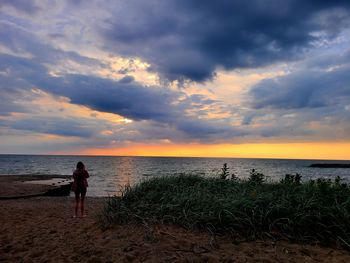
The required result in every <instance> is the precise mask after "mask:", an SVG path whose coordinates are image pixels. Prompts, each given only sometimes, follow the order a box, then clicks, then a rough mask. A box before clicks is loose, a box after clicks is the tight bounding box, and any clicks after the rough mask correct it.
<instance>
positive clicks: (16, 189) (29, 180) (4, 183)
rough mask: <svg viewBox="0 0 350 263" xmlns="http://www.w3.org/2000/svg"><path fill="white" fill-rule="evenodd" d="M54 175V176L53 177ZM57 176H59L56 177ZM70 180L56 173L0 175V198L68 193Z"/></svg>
mask: <svg viewBox="0 0 350 263" xmlns="http://www.w3.org/2000/svg"><path fill="white" fill-rule="evenodd" d="M53 176H55V177H53ZM57 177H59V178H57ZM71 185H72V180H71V179H69V176H57V175H48V176H44V175H39V176H38V175H7V176H0V199H18V198H30V197H34V196H43V195H46V196H63V195H69V193H70V190H71Z"/></svg>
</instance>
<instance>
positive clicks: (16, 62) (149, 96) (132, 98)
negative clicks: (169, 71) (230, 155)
mask: <svg viewBox="0 0 350 263" xmlns="http://www.w3.org/2000/svg"><path fill="white" fill-rule="evenodd" d="M0 60H1V61H2V62H3V63H2V64H1V65H0V71H3V72H7V73H6V76H0V79H9V80H11V81H12V82H11V86H12V87H13V88H14V89H19V90H29V89H31V88H39V89H41V90H44V91H45V92H48V93H50V94H55V95H59V96H64V97H67V98H69V100H70V103H73V104H77V105H83V106H86V107H88V108H90V109H93V110H96V111H100V112H109V113H115V114H118V115H121V116H124V117H126V118H128V119H132V120H135V121H140V122H141V121H152V122H158V123H163V124H167V125H168V126H169V127H170V128H171V129H175V130H178V131H179V132H180V133H182V138H195V139H198V140H201V139H208V138H212V139H215V136H214V135H217V136H218V137H220V138H221V137H222V136H225V137H232V136H235V135H237V132H236V131H235V129H234V128H233V127H231V126H230V125H229V124H226V123H224V122H222V121H215V120H201V119H198V118H197V117H196V116H195V114H192V115H191V116H190V115H189V114H188V113H187V111H188V110H194V111H196V110H198V111H204V112H205V111H206V110H205V109H203V108H202V107H203V105H204V106H206V107H207V106H211V105H215V103H216V101H215V100H210V99H207V98H206V97H204V96H202V95H192V96H187V95H186V94H185V93H184V92H183V91H180V90H172V89H170V88H167V87H158V86H154V87H152V86H151V87H149V86H144V85H142V84H140V83H138V82H136V81H134V80H133V78H130V77H124V78H122V79H121V80H118V81H114V80H111V79H107V78H101V77H97V76H87V75H81V74H66V75H62V76H52V75H50V74H49V72H48V70H47V69H46V68H45V67H44V66H42V65H40V64H37V62H35V60H33V59H30V58H22V57H15V56H11V55H0ZM15 69H16V70H15ZM196 105H199V106H198V109H197V108H196ZM10 110H11V109H7V112H9V111H10ZM54 121H55V122H57V123H60V120H54ZM22 122H23V125H22V124H16V125H14V126H12V127H13V128H16V129H25V128H26V127H27V128H28V129H31V130H32V129H35V128H36V129H37V131H38V132H45V131H46V132H47V133H53V134H59V135H64V134H63V132H64V130H65V129H69V126H73V127H75V126H77V125H76V124H75V123H69V125H62V127H63V128H60V129H58V130H57V131H56V133H55V131H54V130H55V128H57V127H58V126H55V125H50V123H52V122H51V121H49V122H48V123H47V122H45V121H43V122H40V121H38V120H36V121H33V120H29V121H25V120H22ZM76 130H80V129H76ZM85 132H87V131H84V132H82V133H81V135H82V136H88V135H90V134H89V133H85ZM74 134H75V133H74V132H73V131H69V132H67V134H66V135H67V136H68V135H71V136H73V135H74ZM78 134H79V133H77V134H76V135H77V136H78ZM219 135H220V136H219ZM146 136H147V135H146ZM169 137H171V135H170V136H169Z"/></svg>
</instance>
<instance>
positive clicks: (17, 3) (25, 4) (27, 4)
mask: <svg viewBox="0 0 350 263" xmlns="http://www.w3.org/2000/svg"><path fill="white" fill-rule="evenodd" d="M2 6H11V7H13V8H15V9H17V10H19V11H21V12H23V13H27V14H35V13H37V12H38V11H39V10H40V7H39V6H38V5H37V4H36V3H35V1H28V0H1V2H0V8H1V7H2Z"/></svg>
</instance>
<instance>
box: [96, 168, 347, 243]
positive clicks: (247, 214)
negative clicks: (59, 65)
mask: <svg viewBox="0 0 350 263" xmlns="http://www.w3.org/2000/svg"><path fill="white" fill-rule="evenodd" d="M223 173H225V171H224V170H223ZM226 175H227V174H226ZM130 222H139V223H143V224H145V225H148V224H152V223H159V222H160V223H166V224H169V223H171V224H176V225H180V226H183V227H185V228H188V229H206V230H208V231H210V232H212V233H226V234H230V235H232V236H234V237H240V238H244V239H246V240H253V239H258V238H265V237H270V238H287V239H288V240H292V241H298V242H321V243H322V244H326V245H327V244H330V243H333V244H334V242H336V243H339V244H341V245H343V246H345V247H348V248H349V247H350V246H349V244H350V188H349V186H348V185H347V184H343V183H341V180H340V178H337V179H336V180H333V181H331V180H327V179H318V180H311V181H307V182H303V183H302V182H301V180H300V176H299V175H298V174H296V175H286V176H285V178H284V179H283V180H281V181H279V182H267V181H266V180H265V177H264V175H263V174H261V173H258V172H256V171H255V170H252V172H251V175H250V178H249V179H246V180H242V179H237V177H235V176H232V177H231V179H228V176H223V175H222V174H221V175H220V176H219V177H218V178H207V177H202V176H199V175H185V174H183V175H176V176H168V177H154V178H151V179H149V180H147V181H143V182H141V183H139V184H137V185H135V186H133V187H127V188H126V189H125V190H124V191H123V193H122V196H120V197H111V198H109V199H108V201H107V203H106V204H105V207H104V209H103V211H102V214H101V216H100V223H101V225H102V227H109V226H111V225H113V224H125V223H130Z"/></svg>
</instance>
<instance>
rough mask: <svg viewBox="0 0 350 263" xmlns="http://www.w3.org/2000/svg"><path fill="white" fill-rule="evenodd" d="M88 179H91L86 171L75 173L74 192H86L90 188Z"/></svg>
mask: <svg viewBox="0 0 350 263" xmlns="http://www.w3.org/2000/svg"><path fill="white" fill-rule="evenodd" d="M86 178H89V173H88V172H87V171H86V170H82V169H77V170H75V171H74V172H73V179H74V182H73V185H72V190H73V191H78V190H79V191H84V190H85V191H86V188H87V187H88V186H89V185H88V182H87V180H86Z"/></svg>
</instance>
